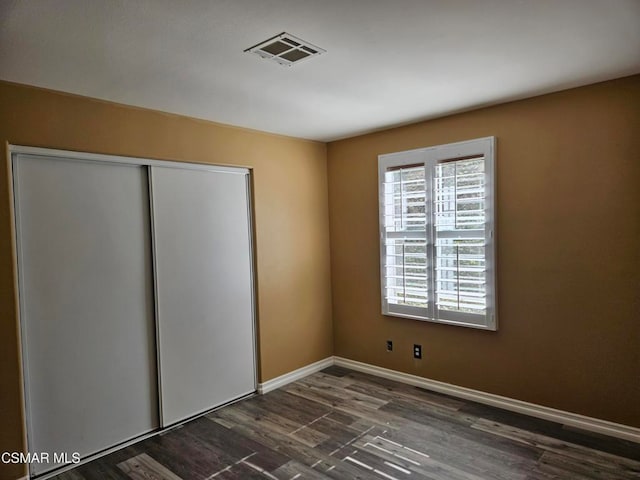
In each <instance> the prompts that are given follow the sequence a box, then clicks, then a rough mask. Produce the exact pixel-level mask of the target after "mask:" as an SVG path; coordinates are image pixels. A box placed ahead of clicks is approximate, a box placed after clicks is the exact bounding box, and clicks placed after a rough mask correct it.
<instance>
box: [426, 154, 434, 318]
mask: <svg viewBox="0 0 640 480" xmlns="http://www.w3.org/2000/svg"><path fill="white" fill-rule="evenodd" d="M429 153H430V152H429V151H427V152H426V159H425V166H424V168H425V175H424V177H425V184H426V185H425V191H426V195H425V201H426V203H427V205H426V213H427V225H426V234H427V235H426V238H427V265H428V268H427V298H428V303H427V311H428V315H429V318H435V312H436V302H435V299H436V279H435V277H436V270H435V268H434V266H435V262H436V253H435V223H436V206H435V205H436V204H435V194H434V191H435V189H434V165H435V163H434V161H433V158H432V156H431V155H429Z"/></svg>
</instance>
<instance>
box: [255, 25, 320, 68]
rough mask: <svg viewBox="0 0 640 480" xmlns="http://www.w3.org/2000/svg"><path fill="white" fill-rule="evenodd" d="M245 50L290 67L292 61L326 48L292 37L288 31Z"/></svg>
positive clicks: (305, 57)
mask: <svg viewBox="0 0 640 480" xmlns="http://www.w3.org/2000/svg"><path fill="white" fill-rule="evenodd" d="M245 52H250V53H255V54H256V55H260V56H261V57H262V58H266V59H269V60H273V61H275V62H278V63H279V64H280V65H286V66H287V67H290V66H291V65H293V64H294V63H298V62H300V61H302V60H305V59H307V58H311V57H315V56H316V55H320V54H322V53H325V52H326V50H323V49H322V48H319V47H316V46H315V45H312V44H310V43H309V42H305V41H304V40H301V39H299V38H298V37H294V36H293V35H291V34H290V33H286V32H282V33H281V34H279V35H276V36H275V37H272V38H270V39H269V40H266V41H264V42H261V43H259V44H257V45H254V46H253V47H251V48H247V49H246V50H245Z"/></svg>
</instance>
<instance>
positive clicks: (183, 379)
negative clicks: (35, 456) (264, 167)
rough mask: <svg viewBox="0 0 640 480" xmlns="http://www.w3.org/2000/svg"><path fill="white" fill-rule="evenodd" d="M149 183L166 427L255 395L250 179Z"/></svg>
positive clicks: (198, 174)
mask: <svg viewBox="0 0 640 480" xmlns="http://www.w3.org/2000/svg"><path fill="white" fill-rule="evenodd" d="M151 175H152V199H153V223H154V245H155V263H156V288H157V298H158V325H159V352H160V379H161V381H160V386H161V387H160V388H161V406H162V422H163V425H165V426H166V425H170V424H173V423H175V422H178V421H180V420H182V419H184V418H188V417H190V416H192V415H195V414H197V413H200V412H203V411H205V410H208V409H210V408H212V407H214V406H217V405H220V404H223V403H225V402H228V401H230V400H233V399H235V398H238V397H240V396H242V395H246V394H248V393H251V392H253V391H254V390H255V358H254V332H253V293H252V291H253V289H252V276H251V251H250V248H251V245H250V229H249V215H248V199H247V177H246V175H242V174H237V173H222V172H211V171H197V170H186V169H184V170H183V169H177V168H163V167H152V169H151Z"/></svg>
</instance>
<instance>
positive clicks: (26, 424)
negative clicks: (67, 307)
mask: <svg viewBox="0 0 640 480" xmlns="http://www.w3.org/2000/svg"><path fill="white" fill-rule="evenodd" d="M7 153H8V155H7V172H8V183H9V185H8V187H9V203H10V205H9V207H10V219H11V220H12V221H11V228H12V232H11V233H12V235H11V236H12V255H13V258H14V259H13V265H14V285H15V286H16V298H17V302H16V317H15V319H16V322H17V336H18V353H19V357H20V379H21V385H20V386H21V394H22V401H21V407H22V418H23V431H24V434H25V437H26V438H25V447H26V452H29V451H30V445H31V443H32V440H30V439H31V438H33V431H32V425H31V421H30V418H29V412H30V403H29V393H28V392H29V383H28V382H29V378H28V368H27V365H28V351H27V345H26V332H25V323H24V320H23V312H25V311H26V307H25V304H24V301H25V298H24V295H23V292H24V287H25V286H24V279H23V276H22V275H21V273H20V270H21V264H22V262H21V261H20V254H21V252H20V248H21V237H20V225H19V220H18V219H19V216H18V210H19V208H20V207H19V205H17V204H16V197H15V195H16V185H15V178H14V163H15V162H18V161H19V156H20V155H29V156H38V157H48V158H51V159H52V160H54V161H55V159H57V158H58V159H65V160H76V161H83V162H96V163H110V164H124V165H131V166H142V167H146V170H147V179H148V192H149V195H148V197H149V214H150V215H149V216H150V223H149V225H148V226H147V227H148V228H149V229H150V234H151V260H152V277H153V297H154V298H153V302H154V312H153V327H154V331H155V338H154V342H155V345H156V359H155V360H156V362H155V363H156V372H157V378H156V379H155V383H156V387H157V392H158V420H159V427H158V428H157V429H156V430H154V431H152V432H149V433H142V434H141V435H140V436H138V437H136V438H133V439H130V440H126V441H123V442H122V443H118V444H117V445H113V446H111V447H108V448H107V449H105V450H103V451H101V452H97V453H95V454H92V455H88V456H86V457H85V458H82V459H81V461H80V462H79V463H76V464H69V465H65V466H62V467H59V468H56V469H55V470H52V471H51V472H49V473H44V474H43V477H44V478H48V477H50V476H51V475H57V474H60V473H62V472H64V471H65V470H69V469H71V468H74V467H76V466H78V465H80V464H84V463H86V462H89V461H92V460H94V459H96V458H99V457H101V456H104V455H107V454H109V453H111V452H113V451H115V450H118V449H120V448H124V447H125V446H127V445H131V444H134V443H137V442H139V441H141V440H144V439H145V438H149V437H152V436H154V435H157V434H158V433H160V432H163V431H165V430H169V429H171V428H174V427H175V426H176V424H173V425H171V426H169V427H164V426H163V425H164V419H163V418H162V395H161V392H162V390H161V388H162V385H161V383H160V382H161V370H160V368H161V366H160V355H161V352H160V351H159V338H158V335H159V318H158V311H157V310H158V308H157V305H158V290H157V278H156V249H155V238H154V228H153V196H152V195H153V190H152V185H151V167H154V166H156V167H166V168H176V169H183V170H184V169H187V170H200V171H208V172H220V173H232V174H238V175H243V176H244V177H245V182H246V195H247V223H248V227H249V228H248V231H249V264H250V279H251V331H252V345H253V351H252V354H253V367H254V387H255V389H254V392H253V393H256V392H257V391H258V349H257V331H258V330H257V309H256V305H257V304H256V301H257V295H256V292H257V288H256V275H255V242H254V235H255V233H254V221H253V202H252V200H253V195H252V181H251V176H252V169H251V168H249V167H236V166H224V165H212V164H207V163H193V162H183V161H168V160H156V159H149V158H142V157H126V156H121V155H108V154H100V153H89V152H78V151H72V150H60V149H50V148H43V147H30V146H24V145H13V144H9V145H8V147H7ZM241 398H244V397H241ZM237 400H239V399H234V400H232V401H231V402H229V403H232V402H235V401H237ZM223 405H225V404H223ZM221 406H222V405H217V406H214V407H213V408H212V409H211V410H215V409H217V408H220V407H221ZM211 410H208V411H205V412H201V413H198V414H196V415H194V416H193V417H190V418H186V419H184V420H182V421H180V422H178V423H177V424H178V425H179V424H181V423H185V422H188V421H189V420H191V419H193V418H197V417H199V416H202V415H206V414H207V413H208V412H210V411H211ZM69 453H70V452H69ZM26 466H27V471H28V476H27V478H31V468H30V465H29V464H27V465H26Z"/></svg>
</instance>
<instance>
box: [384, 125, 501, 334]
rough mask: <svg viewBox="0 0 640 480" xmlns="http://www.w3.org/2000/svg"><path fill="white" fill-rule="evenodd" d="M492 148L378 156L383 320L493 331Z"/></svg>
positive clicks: (484, 141)
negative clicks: (400, 319) (404, 319)
mask: <svg viewBox="0 0 640 480" xmlns="http://www.w3.org/2000/svg"><path fill="white" fill-rule="evenodd" d="M494 147H495V138H494V137H488V138H480V139H476V140H470V141H466V142H459V143H451V144H448V145H440V146H437V147H428V148H422V149H418V150H409V151H406V152H398V153H391V154H387V155H380V156H379V157H378V169H379V182H380V183H379V192H380V265H381V269H380V270H381V282H382V313H383V314H384V315H392V316H398V317H408V318H414V319H418V320H428V321H432V322H440V323H449V324H454V325H461V326H466V327H475V328H483V329H487V330H495V329H496V326H497V323H496V292H495V241H494V240H495V239H494V217H495V215H494V204H495V192H494V185H495V181H494V151H495V148H494Z"/></svg>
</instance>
